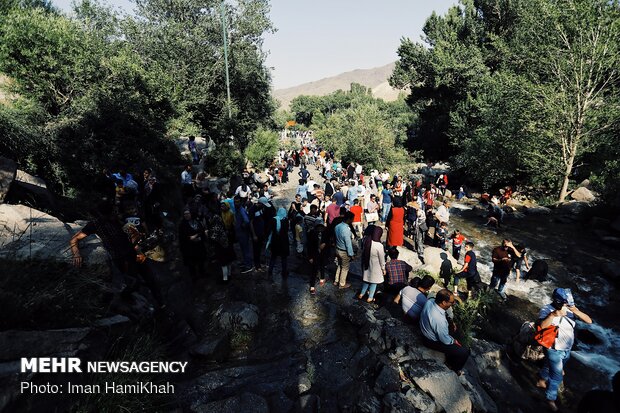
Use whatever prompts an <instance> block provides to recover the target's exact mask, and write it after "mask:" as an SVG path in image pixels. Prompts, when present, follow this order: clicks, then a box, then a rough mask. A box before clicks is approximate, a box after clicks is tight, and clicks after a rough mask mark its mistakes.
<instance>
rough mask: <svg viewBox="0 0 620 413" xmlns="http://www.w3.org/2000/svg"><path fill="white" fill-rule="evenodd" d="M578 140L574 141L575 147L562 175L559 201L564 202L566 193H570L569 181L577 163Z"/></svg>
mask: <svg viewBox="0 0 620 413" xmlns="http://www.w3.org/2000/svg"><path fill="white" fill-rule="evenodd" d="M576 142H578V140H577V139H576V140H575V143H573V147H572V148H571V150H570V156H569V157H568V159H567V161H566V169H565V170H564V175H563V177H562V189H560V196H559V197H558V202H564V198H566V194H568V181H569V179H570V174H571V172H573V164H574V163H575V155H576V154H577V143H576Z"/></svg>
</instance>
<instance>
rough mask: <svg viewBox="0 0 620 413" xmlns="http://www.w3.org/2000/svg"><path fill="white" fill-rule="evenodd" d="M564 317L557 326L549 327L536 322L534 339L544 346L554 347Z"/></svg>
mask: <svg viewBox="0 0 620 413" xmlns="http://www.w3.org/2000/svg"><path fill="white" fill-rule="evenodd" d="M563 319H564V317H562V318H561V319H560V323H558V325H557V326H554V325H550V326H549V327H547V328H542V327H541V326H540V324H539V323H538V322H537V323H536V333H534V341H536V342H537V343H538V344H540V345H541V346H543V347H544V348H553V347H554V345H555V339H556V338H558V333H559V330H560V324H561V323H562V320H563Z"/></svg>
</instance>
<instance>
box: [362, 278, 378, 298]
mask: <svg viewBox="0 0 620 413" xmlns="http://www.w3.org/2000/svg"><path fill="white" fill-rule="evenodd" d="M366 291H368V299H369V300H372V298H373V297H374V296H375V291H377V284H373V283H367V282H366V281H364V282H363V283H362V291H360V295H361V296H362V297H363V296H364V294H366Z"/></svg>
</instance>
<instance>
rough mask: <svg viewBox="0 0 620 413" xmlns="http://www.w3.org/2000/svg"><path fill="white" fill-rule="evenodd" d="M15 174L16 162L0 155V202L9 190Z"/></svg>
mask: <svg viewBox="0 0 620 413" xmlns="http://www.w3.org/2000/svg"><path fill="white" fill-rule="evenodd" d="M16 175H17V164H16V163H15V161H13V160H12V159H9V158H5V157H3V156H0V202H4V198H5V196H6V194H7V192H9V187H10V186H11V183H12V182H13V181H14V180H15V176H16Z"/></svg>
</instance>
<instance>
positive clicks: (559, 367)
mask: <svg viewBox="0 0 620 413" xmlns="http://www.w3.org/2000/svg"><path fill="white" fill-rule="evenodd" d="M552 300H553V301H552V303H551V304H547V305H545V306H544V307H543V308H542V309H541V310H540V313H539V315H538V321H537V322H536V330H537V331H536V334H535V335H534V340H536V341H537V342H538V343H539V344H540V345H542V346H543V347H544V353H545V361H544V365H543V368H542V369H541V370H540V372H539V375H540V379H539V380H538V382H537V383H536V386H537V387H540V388H542V389H546V397H547V403H548V405H549V409H551V411H554V412H557V411H558V410H559V409H558V406H557V405H556V403H555V400H556V399H557V397H558V388H559V387H560V384H561V383H562V379H563V374H564V365H565V364H566V362H567V361H568V358H569V357H570V350H571V348H572V347H573V343H574V341H575V320H576V319H579V320H581V321H583V322H584V323H588V324H592V319H591V318H590V316H588V315H587V314H585V313H584V312H582V311H581V310H579V309H578V308H577V307H576V306H575V301H574V299H573V294H572V293H571V290H570V289H569V288H556V289H555V290H553V295H552Z"/></svg>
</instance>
